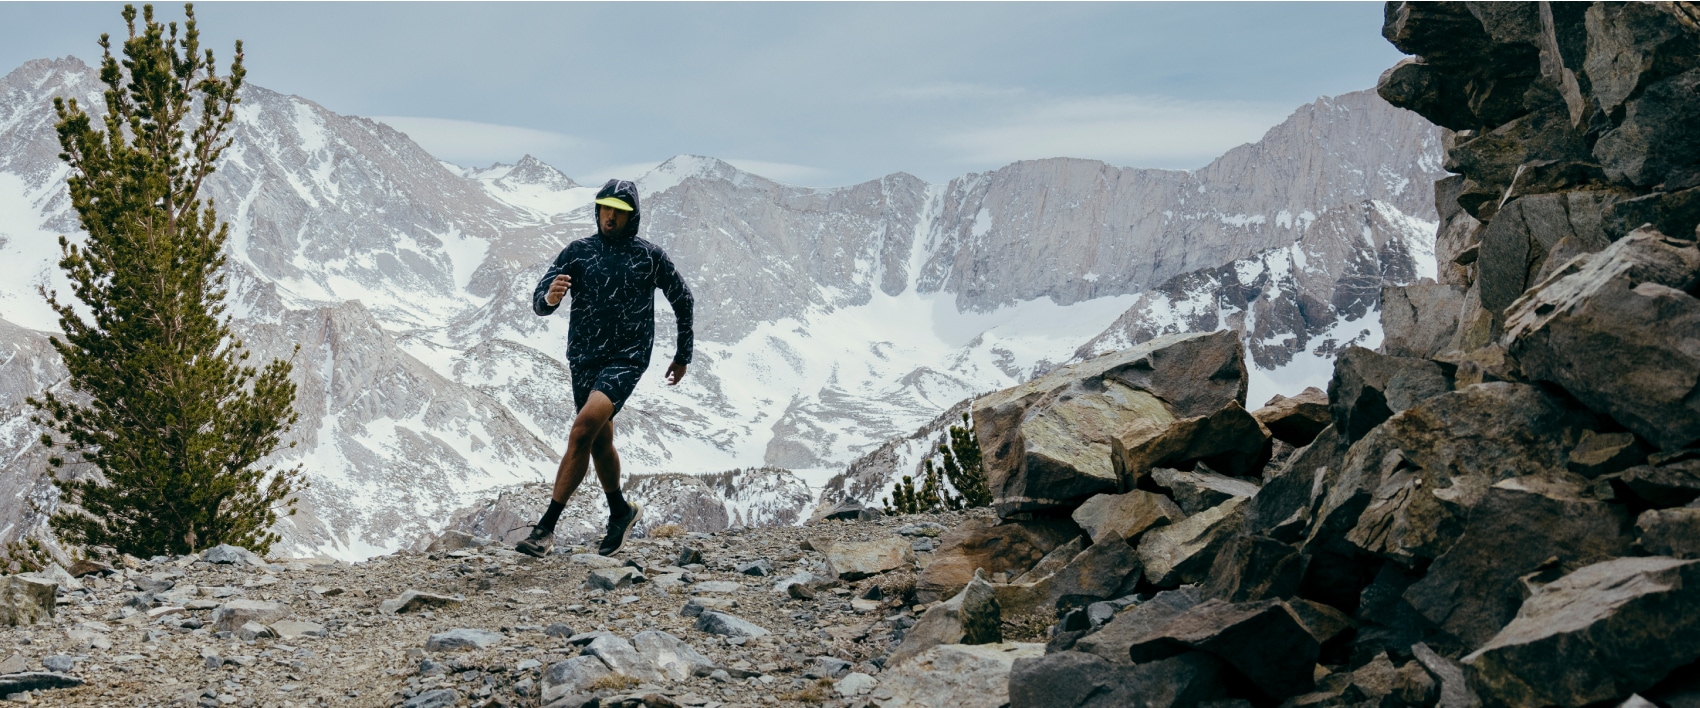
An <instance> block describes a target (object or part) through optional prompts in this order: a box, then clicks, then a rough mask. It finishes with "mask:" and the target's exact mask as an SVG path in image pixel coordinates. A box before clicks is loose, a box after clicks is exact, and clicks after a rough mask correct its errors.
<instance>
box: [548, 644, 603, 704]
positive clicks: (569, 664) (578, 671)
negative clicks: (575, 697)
mask: <svg viewBox="0 0 1700 708" xmlns="http://www.w3.org/2000/svg"><path fill="white" fill-rule="evenodd" d="M612 673H614V672H612V671H609V670H608V665H607V664H604V663H602V660H601V659H598V658H596V657H594V656H590V655H583V656H575V657H573V658H571V659H567V660H566V661H561V662H556V663H554V664H551V665H550V666H549V668H548V669H546V670H544V672H543V702H544V703H545V704H548V703H551V702H553V701H555V700H556V699H559V698H563V697H566V696H568V695H571V694H576V693H583V692H584V691H586V690H588V689H589V688H590V686H591V685H592V684H594V683H596V682H597V681H599V680H601V679H602V678H603V677H605V676H608V675H610V674H612Z"/></svg>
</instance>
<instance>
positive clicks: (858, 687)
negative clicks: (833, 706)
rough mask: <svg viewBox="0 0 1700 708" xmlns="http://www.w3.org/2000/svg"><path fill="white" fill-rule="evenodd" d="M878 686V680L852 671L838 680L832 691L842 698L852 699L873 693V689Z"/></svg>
mask: <svg viewBox="0 0 1700 708" xmlns="http://www.w3.org/2000/svg"><path fill="white" fill-rule="evenodd" d="M879 684H880V682H879V680H878V679H876V678H874V677H872V676H869V675H867V674H864V673H862V672H860V671H853V672H851V673H848V674H845V675H844V678H841V679H839V680H838V684H837V685H835V686H833V687H832V690H833V691H835V692H837V693H838V695H840V696H842V697H844V698H853V697H855V696H860V695H862V694H864V693H869V692H871V691H873V690H874V687H875V686H878V685H879Z"/></svg>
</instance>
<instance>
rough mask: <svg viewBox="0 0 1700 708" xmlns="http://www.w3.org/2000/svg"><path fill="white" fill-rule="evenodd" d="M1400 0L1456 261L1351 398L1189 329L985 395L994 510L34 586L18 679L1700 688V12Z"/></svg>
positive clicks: (724, 700) (1013, 689) (465, 689)
mask: <svg viewBox="0 0 1700 708" xmlns="http://www.w3.org/2000/svg"><path fill="white" fill-rule="evenodd" d="M1386 18H1387V22H1386V25H1385V27H1384V30H1383V32H1384V35H1385V36H1386V37H1387V38H1388V39H1389V40H1390V41H1391V42H1393V43H1394V45H1395V46H1397V47H1398V48H1400V49H1401V50H1402V51H1405V52H1406V53H1409V54H1413V55H1416V56H1415V57H1414V58H1413V59H1410V60H1407V61H1405V62H1402V63H1400V64H1399V65H1398V66H1396V67H1394V68H1392V69H1390V70H1389V71H1388V72H1387V73H1386V74H1384V75H1383V77H1382V80H1381V85H1380V87H1379V91H1380V93H1381V94H1382V95H1383V96H1384V97H1385V98H1387V99H1388V100H1389V101H1390V102H1392V103H1394V104H1395V105H1399V106H1403V107H1407V108H1410V109H1411V110H1414V111H1416V112H1418V113H1420V114H1422V115H1423V116H1425V117H1427V118H1429V119H1430V120H1432V121H1434V122H1435V123H1437V124H1439V125H1442V126H1445V127H1446V128H1448V130H1449V131H1450V132H1449V134H1448V136H1447V148H1448V158H1447V160H1448V161H1447V169H1448V170H1450V171H1453V172H1454V173H1455V174H1454V175H1453V176H1451V177H1447V178H1445V179H1442V180H1440V182H1438V183H1437V185H1436V199H1437V207H1438V209H1439V212H1440V215H1441V224H1440V227H1439V229H1440V231H1439V234H1438V235H1437V244H1438V246H1437V253H1438V254H1439V255H1440V257H1441V262H1442V264H1443V267H1442V268H1441V269H1440V273H1439V275H1440V278H1439V279H1438V280H1437V281H1433V282H1422V283H1417V284H1413V285H1409V286H1400V287H1386V288H1383V289H1382V291H1381V292H1380V293H1379V296H1380V298H1381V301H1382V302H1383V303H1384V304H1385V307H1384V309H1383V327H1384V329H1385V335H1386V336H1385V339H1384V341H1383V343H1382V345H1381V347H1380V348H1379V349H1378V350H1370V349H1365V348H1361V347H1343V348H1342V349H1341V350H1340V351H1339V352H1338V354H1337V356H1336V358H1335V365H1334V370H1333V376H1332V380H1331V381H1330V383H1329V386H1328V390H1327V391H1321V390H1318V389H1308V390H1306V391H1304V392H1303V393H1300V394H1298V395H1295V396H1293V397H1290V398H1287V397H1277V398H1276V399H1275V400H1272V401H1269V402H1268V403H1266V404H1264V405H1262V406H1248V401H1247V400H1246V391H1247V369H1246V361H1245V345H1244V342H1243V341H1242V336H1241V333H1239V332H1236V331H1234V330H1223V331H1217V332H1210V333H1187V334H1172V335H1166V336H1161V337H1156V338H1153V339H1149V340H1146V341H1143V342H1141V343H1139V344H1137V345H1135V346H1133V347H1131V348H1127V349H1124V350H1121V351H1117V352H1114V353H1110V354H1107V355H1104V356H1099V357H1095V358H1091V359H1087V360H1084V361H1078V362H1075V363H1072V364H1070V365H1068V366H1064V367H1061V368H1058V369H1056V370H1054V371H1051V372H1049V373H1047V374H1045V375H1044V376H1041V377H1039V378H1035V379H1033V380H1031V381H1028V382H1026V383H1023V384H1020V385H1018V386H1015V387H1012V388H1008V389H1005V390H1002V391H997V392H994V393H991V394H988V395H985V396H982V397H980V398H978V399H977V400H975V401H974V402H973V403H972V405H971V409H972V421H973V427H974V434H975V436H976V438H977V439H978V441H979V446H980V451H981V453H982V469H983V471H984V473H985V475H986V482H987V489H989V490H991V492H992V494H993V497H994V498H993V503H992V508H991V509H981V510H974V511H970V512H965V513H952V514H942V515H911V516H897V517H886V516H883V515H882V514H880V513H878V512H875V511H872V510H870V509H866V508H863V507H862V506H861V504H860V503H858V502H854V501H843V502H839V503H837V504H834V505H832V506H829V507H827V508H822V509H817V510H816V513H815V514H813V515H812V519H811V521H809V522H807V523H805V524H803V525H801V526H791V525H784V526H776V527H772V528H737V529H731V530H726V531H719V532H715V533H702V532H700V530H693V529H692V528H690V522H688V521H686V522H684V523H683V528H679V527H667V528H663V527H655V528H651V529H648V531H649V532H650V533H649V535H650V537H649V538H644V539H638V540H634V541H633V542H632V544H631V545H630V546H629V547H628V548H627V549H626V550H623V551H622V552H621V553H620V554H619V555H618V557H617V558H614V559H608V558H602V557H600V556H591V555H584V554H583V550H584V549H582V548H578V549H573V548H566V549H563V550H562V551H561V552H560V553H557V554H556V555H553V556H550V557H549V558H546V559H531V558H527V557H523V556H519V555H518V554H515V553H513V552H511V551H508V550H506V549H505V548H504V547H503V545H502V544H499V543H485V542H484V541H483V540H482V539H479V538H477V537H474V536H471V535H469V534H467V533H465V532H464V531H459V530H455V531H450V532H447V533H445V534H444V535H443V536H442V537H440V538H437V539H436V540H435V542H434V543H433V544H432V545H431V547H430V548H429V549H428V550H427V551H424V552H404V553H399V554H396V555H392V556H386V557H381V558H375V559H372V560H370V561H367V562H363V563H360V564H356V565H353V566H344V565H337V564H315V563H311V562H305V561H298V560H294V561H292V560H282V559H280V560H278V561H276V562H273V563H263V562H261V561H259V560H258V559H256V558H253V557H252V556H251V554H247V553H246V552H244V551H241V550H240V549H231V548H228V547H219V548H214V549H211V550H209V551H206V552H205V553H203V554H200V555H198V556H190V557H183V558H173V559H166V558H161V559H154V560H152V561H146V562H144V561H139V560H136V559H127V558H126V559H118V562H116V563H114V567H100V566H95V565H91V564H88V563H82V564H78V565H77V566H76V567H73V568H71V569H69V571H67V570H65V569H59V568H51V569H49V571H47V572H45V573H35V574H28V575H17V576H9V577H7V578H5V579H4V580H3V581H0V582H3V583H4V584H3V585H0V625H6V626H0V646H9V647H11V651H13V652H15V654H12V655H9V656H8V658H5V659H4V661H3V662H0V695H10V694H16V693H23V694H24V695H21V696H18V697H17V700H24V701H35V702H39V703H45V704H56V705H57V704H67V705H69V704H76V705H89V704H94V705H100V704H112V705H132V704H138V703H140V704H150V705H152V704H172V703H175V704H178V705H204V706H209V707H210V706H215V705H229V704H236V705H261V706H285V705H289V706H294V705H326V704H333V703H334V704H341V703H348V704H353V705H381V706H395V705H401V706H410V707H419V706H451V705H455V706H459V705H470V706H487V705H527V706H531V705H547V706H563V707H566V706H571V707H573V708H580V707H582V706H651V707H655V706H675V705H686V706H720V705H728V706H736V705H757V704H822V705H835V706H855V707H857V708H866V707H868V706H878V707H879V708H908V707H910V706H927V707H929V708H999V707H1001V706H1005V705H1007V706H1010V707H1011V708H1030V707H1041V706H1043V707H1047V708H1050V707H1057V708H1082V707H1094V708H1109V707H1112V706H1135V705H1137V706H1213V707H1216V708H1228V707H1240V706H1246V707H1263V706H1291V707H1295V708H1296V707H1299V706H1384V707H1393V706H1413V707H1415V706H1421V707H1424V708H1428V707H1431V706H1440V707H1445V708H1462V707H1470V706H1573V707H1576V708H1582V707H1584V706H1618V707H1621V708H1647V707H1648V706H1656V707H1659V708H1687V707H1689V706H1700V230H1697V228H1700V139H1696V137H1695V136H1696V135H1697V134H1700V133H1697V130H1700V128H1697V127H1696V126H1700V91H1697V90H1696V87H1700V6H1697V5H1694V4H1691V3H1624V4H1619V3H1566V4H1557V3H1554V4H1548V3H1390V4H1388V6H1387V14H1386ZM505 509H506V507H502V508H500V509H494V510H493V511H489V513H487V514H485V515H484V516H482V517H480V518H484V519H486V520H488V519H498V518H500V517H501V515H502V514H506V513H508V512H507V511H505ZM514 513H518V512H514ZM685 516H687V515H681V516H680V518H681V519H684V518H685ZM670 518H671V517H670ZM73 576H76V577H73ZM26 688H27V689H29V690H28V692H27V693H26V692H25V689H26Z"/></svg>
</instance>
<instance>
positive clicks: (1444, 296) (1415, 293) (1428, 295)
mask: <svg viewBox="0 0 1700 708" xmlns="http://www.w3.org/2000/svg"><path fill="white" fill-rule="evenodd" d="M1463 306H1464V291H1463V290H1460V289H1458V288H1457V287H1454V286H1452V285H1448V284H1445V283H1436V282H1434V281H1431V280H1427V279H1426V278H1425V279H1424V280H1423V281H1421V282H1416V283H1412V284H1410V285H1383V286H1381V329H1382V332H1383V334H1382V338H1381V353H1383V354H1387V355H1390V356H1401V357H1415V358H1418V359H1427V358H1429V357H1432V356H1434V355H1436V354H1439V353H1441V352H1443V351H1446V350H1447V349H1449V348H1451V346H1452V338H1453V336H1454V334H1455V333H1456V332H1457V330H1458V312H1459V310H1461V309H1462V308H1463ZM1309 390H1312V389H1307V392H1308V391H1309ZM1317 393H1319V394H1320V393H1321V391H1318V392H1317ZM1300 395H1301V396H1302V395H1304V394H1300ZM1273 403H1274V402H1273V401H1271V404H1273ZM1260 412H1261V411H1260ZM1258 419H1259V420H1263V418H1262V416H1259V418H1258ZM1268 424H1269V423H1268V421H1264V425H1268ZM1324 424H1326V423H1324ZM1317 429H1318V430H1321V426H1317ZM1269 431H1270V432H1272V433H1275V436H1276V437H1281V434H1280V433H1278V432H1276V431H1275V428H1274V427H1273V426H1271V427H1270V428H1269ZM1312 435H1315V433H1312ZM1282 439H1283V440H1285V439H1286V438H1282ZM1287 442H1289V443H1292V444H1294V445H1303V444H1305V443H1307V442H1310V441H1309V440H1306V441H1305V442H1299V443H1295V442H1293V441H1291V440H1288V441H1287Z"/></svg>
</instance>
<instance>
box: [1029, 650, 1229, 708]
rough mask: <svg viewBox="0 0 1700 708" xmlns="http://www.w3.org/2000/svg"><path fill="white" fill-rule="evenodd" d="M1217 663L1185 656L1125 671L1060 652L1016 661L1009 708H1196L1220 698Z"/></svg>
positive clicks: (1196, 654) (1105, 662)
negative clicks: (1136, 707) (1147, 707)
mask: <svg viewBox="0 0 1700 708" xmlns="http://www.w3.org/2000/svg"><path fill="white" fill-rule="evenodd" d="M1222 671H1223V667H1222V663H1221V661H1220V660H1218V659H1216V658H1215V657H1213V656H1211V655H1209V654H1205V653H1203V652H1197V651H1193V652H1186V653H1184V654H1181V655H1179V656H1173V657H1169V658H1167V659H1162V660H1159V661H1153V662H1150V663H1145V664H1139V665H1136V666H1131V667H1130V666H1128V665H1127V664H1126V663H1120V664H1118V663H1113V662H1111V661H1109V660H1107V659H1105V658H1103V657H1100V656H1097V655H1095V654H1087V653H1084V652H1077V651H1065V652H1058V653H1055V654H1047V655H1045V656H1041V657H1032V658H1027V659H1018V660H1016V662H1015V663H1014V665H1013V666H1012V667H1011V669H1010V673H1009V708H1118V707H1120V706H1133V705H1138V706H1150V707H1151V708H1169V707H1171V706H1173V707H1175V708H1180V707H1183V706H1196V705H1199V704H1200V703H1202V702H1204V701H1207V700H1210V699H1212V698H1218V697H1220V696H1221V695H1222V689H1223V686H1222V683H1223V682H1222Z"/></svg>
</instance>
